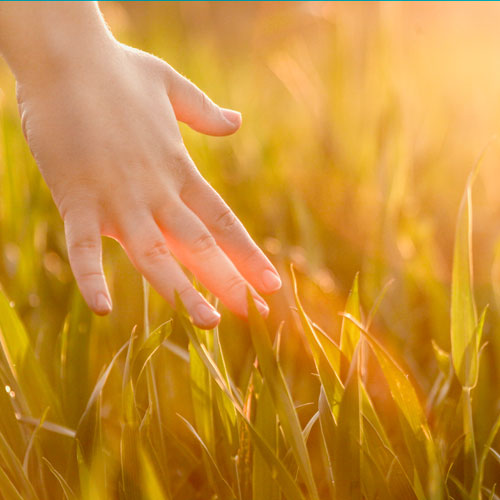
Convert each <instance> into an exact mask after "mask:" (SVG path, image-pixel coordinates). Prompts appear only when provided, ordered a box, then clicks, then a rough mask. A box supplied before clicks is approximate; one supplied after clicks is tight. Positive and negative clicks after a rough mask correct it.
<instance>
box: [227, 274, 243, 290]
mask: <svg viewBox="0 0 500 500" xmlns="http://www.w3.org/2000/svg"><path fill="white" fill-rule="evenodd" d="M244 286H245V281H244V280H243V278H241V277H240V276H233V277H231V278H229V280H228V281H227V282H226V283H225V284H224V293H225V294H230V293H233V292H235V291H236V290H238V289H240V288H244Z"/></svg>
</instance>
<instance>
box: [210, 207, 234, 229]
mask: <svg viewBox="0 0 500 500" xmlns="http://www.w3.org/2000/svg"><path fill="white" fill-rule="evenodd" d="M236 224H237V219H236V216H235V215H234V214H233V212H231V210H230V209H229V208H227V209H225V210H224V211H223V212H222V213H221V214H220V215H219V216H218V217H217V219H216V220H215V227H216V230H217V231H221V232H230V231H232V230H233V229H234V228H235V227H236Z"/></svg>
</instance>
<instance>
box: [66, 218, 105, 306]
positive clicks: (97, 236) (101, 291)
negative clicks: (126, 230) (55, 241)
mask: <svg viewBox="0 0 500 500" xmlns="http://www.w3.org/2000/svg"><path fill="white" fill-rule="evenodd" d="M64 230H65V233H66V244H67V247H68V257H69V262H70V265H71V269H72V271H73V274H74V276H75V279H76V281H77V283H78V287H79V289H80V291H81V293H82V295H83V298H84V299H85V302H87V304H88V305H89V307H90V309H92V311H94V312H95V313H97V314H100V315H104V314H108V313H109V312H110V311H111V298H110V295H109V291H108V286H107V284H106V279H105V277H104V272H103V269H102V244H101V233H100V229H99V224H98V221H97V217H96V216H94V215H93V214H91V213H90V212H88V211H85V210H81V211H76V210H74V211H72V212H69V213H68V214H66V216H65V219H64Z"/></svg>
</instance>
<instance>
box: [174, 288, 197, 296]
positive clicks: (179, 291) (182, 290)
mask: <svg viewBox="0 0 500 500" xmlns="http://www.w3.org/2000/svg"><path fill="white" fill-rule="evenodd" d="M193 290H194V289H193V287H192V286H191V285H186V286H184V287H182V288H180V289H177V290H176V291H177V294H178V295H179V297H181V298H182V297H184V298H185V297H187V296H189V295H191V294H192V293H193Z"/></svg>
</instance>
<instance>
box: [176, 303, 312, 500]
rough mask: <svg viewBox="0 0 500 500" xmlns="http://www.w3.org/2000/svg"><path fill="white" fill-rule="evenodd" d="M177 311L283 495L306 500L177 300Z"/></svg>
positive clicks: (295, 499)
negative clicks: (223, 375) (242, 405)
mask: <svg viewBox="0 0 500 500" xmlns="http://www.w3.org/2000/svg"><path fill="white" fill-rule="evenodd" d="M176 305H177V310H178V311H179V312H180V318H181V321H182V324H183V326H184V330H185V332H186V334H187V336H188V338H189V340H190V342H191V344H192V345H193V347H194V349H195V350H196V352H197V354H198V356H199V357H200V359H201V360H202V361H203V363H204V364H205V366H206V368H207V370H208V371H209V373H210V375H211V376H212V379H213V380H214V381H215V383H216V384H217V385H218V386H219V387H220V388H221V390H222V391H223V393H224V394H225V395H226V397H227V398H228V399H229V400H230V401H231V402H232V404H233V406H234V408H235V410H236V411H237V412H238V414H239V415H240V417H241V418H242V420H243V422H244V423H245V425H246V426H247V429H248V431H249V433H250V435H251V437H252V443H253V445H254V446H256V447H257V448H258V449H259V451H260V453H261V454H262V456H263V457H264V459H265V460H266V461H267V463H268V466H269V467H270V469H271V471H272V474H273V477H275V479H276V482H277V483H278V484H279V487H280V489H281V491H282V492H283V494H284V495H285V496H286V498H287V499H288V500H304V496H303V494H302V492H301V490H300V488H299V487H298V486H297V483H296V481H295V480H294V478H293V477H292V475H291V474H290V472H289V471H288V470H287V469H286V467H285V466H284V464H283V462H282V461H281V460H280V458H279V457H278V456H277V454H276V453H275V452H274V451H273V450H272V449H271V448H270V447H269V445H268V444H267V443H266V440H265V439H264V438H263V437H262V436H261V435H260V433H259V432H258V431H257V429H255V427H254V425H253V424H252V422H251V421H250V420H249V418H248V417H247V415H246V413H245V411H244V410H243V408H242V407H241V405H240V404H239V403H238V401H237V400H236V397H235V396H234V395H233V393H232V391H231V390H230V389H229V387H228V386H227V384H226V383H225V381H224V378H223V377H222V375H221V374H220V372H219V369H218V367H217V365H216V364H215V362H214V361H213V360H212V359H211V358H210V355H209V353H208V351H207V350H206V347H205V346H203V345H201V344H200V342H199V341H198V338H197V337H196V335H195V333H194V330H193V325H192V324H191V322H190V321H189V319H188V317H187V313H186V311H185V308H184V306H183V304H182V302H181V301H180V300H179V299H178V298H177V303H176Z"/></svg>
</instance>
